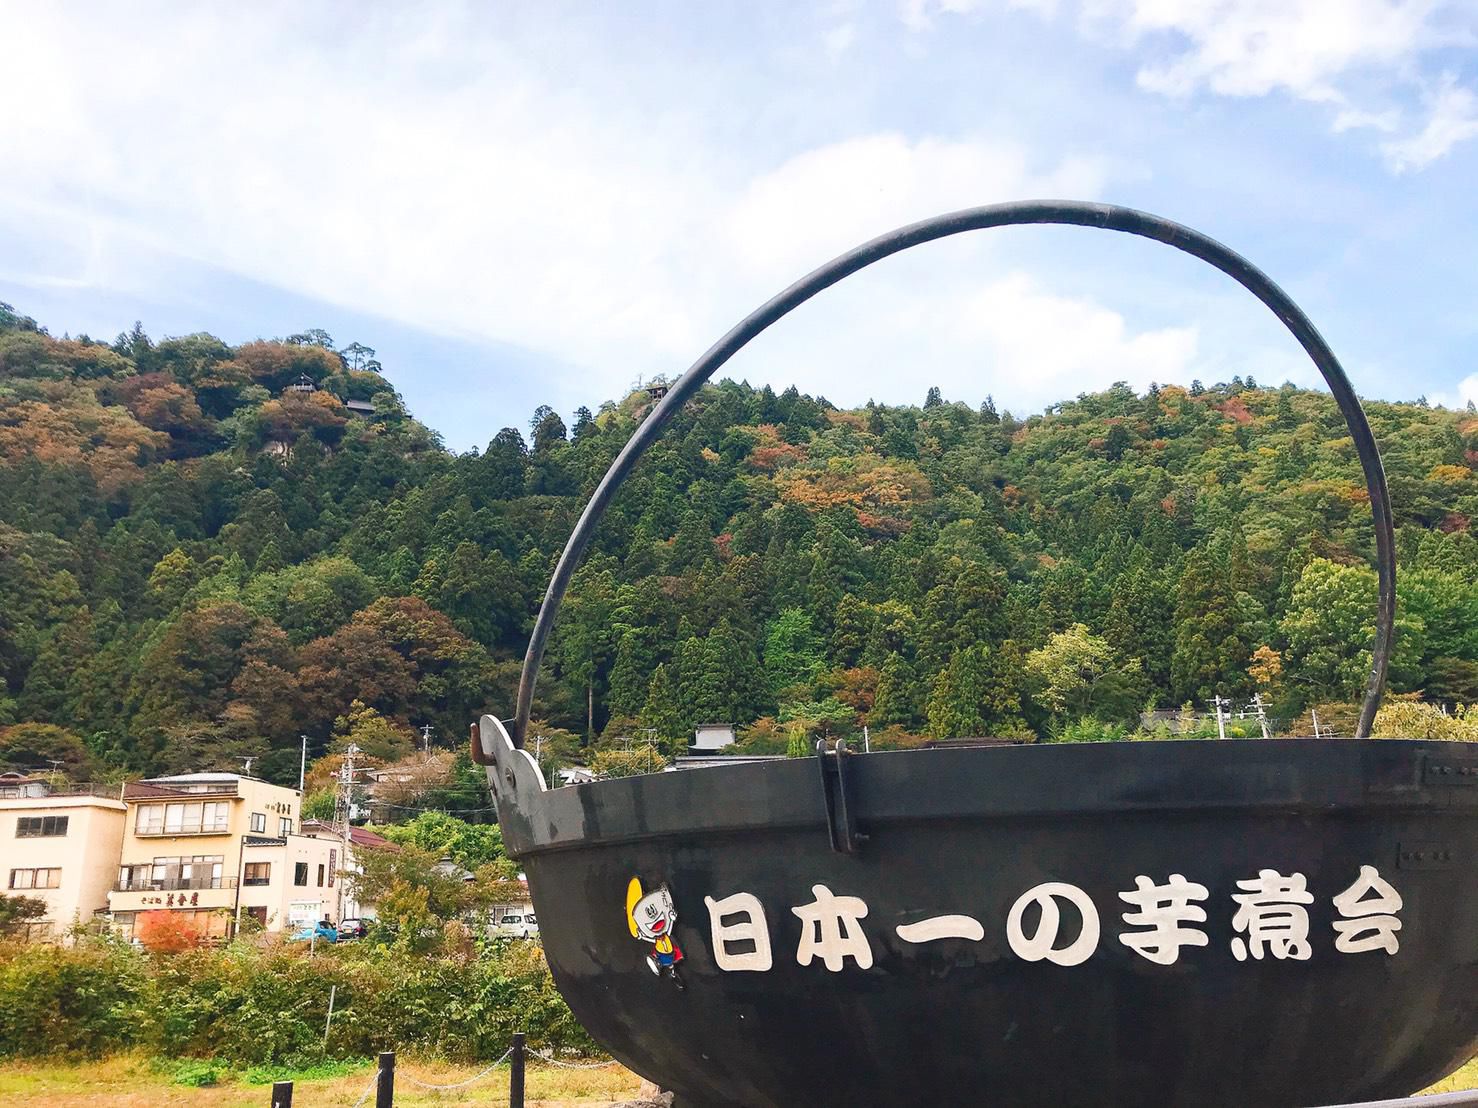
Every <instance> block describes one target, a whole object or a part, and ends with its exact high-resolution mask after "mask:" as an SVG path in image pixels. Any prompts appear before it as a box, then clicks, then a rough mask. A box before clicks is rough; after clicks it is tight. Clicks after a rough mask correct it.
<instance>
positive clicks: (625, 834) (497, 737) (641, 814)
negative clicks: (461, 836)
mask: <svg viewBox="0 0 1478 1108" xmlns="http://www.w3.org/2000/svg"><path fill="white" fill-rule="evenodd" d="M478 731H479V737H480V740H481V743H482V747H483V753H484V754H485V755H486V760H487V761H488V762H489V763H491V764H490V765H489V767H488V778H489V782H490V784H491V785H492V788H493V796H494V800H495V801H496V803H497V805H498V817H499V822H500V823H501V824H502V825H503V831H504V839H505V842H506V843H507V845H508V847H509V849H510V850H511V851H512V852H513V853H514V854H515V855H520V856H521V855H524V854H532V853H539V852H543V851H550V850H568V849H575V848H580V847H595V846H607V845H615V844H619V843H625V842H635V841H641V840H649V839H660V838H678V839H682V840H684V841H686V842H688V843H695V842H696V841H698V840H699V839H700V838H706V837H708V836H710V835H726V834H741V833H747V834H754V833H758V832H765V831H787V830H797V829H801V828H817V829H819V833H821V834H823V835H824V834H826V830H825V829H826V827H827V822H828V817H827V808H826V804H825V795H824V790H823V786H822V781H821V775H820V774H819V773H818V772H817V765H816V760H815V759H811V758H795V759H788V760H786V761H783V762H765V763H745V764H738V765H734V766H724V767H714V768H704V769H693V770H682V771H675V772H671V773H654V774H648V775H645V776H641V777H626V778H619V779H616V780H610V781H598V782H593V783H586V784H580V785H570V786H566V787H564V788H558V789H548V788H546V787H545V784H544V781H543V779H542V776H541V775H540V774H539V771H538V767H537V765H536V763H535V762H534V760H533V758H532V757H531V756H530V755H529V754H528V752H527V751H525V750H519V749H516V748H515V747H514V746H513V743H512V741H511V739H510V738H509V737H508V732H507V731H506V730H505V729H504V727H503V724H502V722H501V721H499V720H498V719H496V718H495V717H493V716H483V717H482V720H481V721H480V724H479V728H478ZM847 775H848V780H849V784H848V789H849V804H850V805H851V806H852V807H853V809H854V814H855V818H856V820H857V822H858V824H859V825H860V826H861V828H862V830H864V831H869V830H872V829H876V828H878V827H880V826H884V825H888V824H904V823H918V822H921V821H934V820H961V819H963V820H977V821H979V820H987V821H988V820H999V819H1011V820H1022V819H1054V820H1060V819H1070V818H1086V817H1111V816H1125V817H1132V816H1135V815H1146V814H1152V813H1155V814H1177V813H1179V814H1182V815H1195V814H1201V815H1205V814H1208V813H1212V812H1218V811H1219V812H1227V813H1231V812H1282V813H1308V814H1318V813H1324V814H1334V813H1340V812H1361V811H1371V810H1383V811H1394V810H1401V809H1407V810H1412V809H1428V810H1429V809H1432V808H1454V809H1465V810H1471V811H1474V812H1478V743H1470V742H1448V741H1432V740H1419V739H1322V738H1321V739H1299V738H1292V739H1245V740H1241V739H1231V740H1226V741H1212V740H1173V739H1170V740H1155V741H1147V742H1103V743H1052V744H1040V745H1038V744H1026V745H1021V746H1004V747H967V748H958V749H921V750H905V751H887V752H881V751H880V752H877V753H873V754H862V755H854V756H850V757H849V760H848V767H847Z"/></svg>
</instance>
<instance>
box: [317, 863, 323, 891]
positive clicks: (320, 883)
mask: <svg viewBox="0 0 1478 1108" xmlns="http://www.w3.org/2000/svg"><path fill="white" fill-rule="evenodd" d="M318 887H319V888H320V889H321V888H323V863H322V862H319V863H318Z"/></svg>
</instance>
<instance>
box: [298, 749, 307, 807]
mask: <svg viewBox="0 0 1478 1108" xmlns="http://www.w3.org/2000/svg"><path fill="white" fill-rule="evenodd" d="M298 738H300V739H302V740H303V753H302V756H301V757H299V758H298V797H299V800H301V799H302V793H303V782H304V781H306V780H307V779H308V736H307V735H299V736H298Z"/></svg>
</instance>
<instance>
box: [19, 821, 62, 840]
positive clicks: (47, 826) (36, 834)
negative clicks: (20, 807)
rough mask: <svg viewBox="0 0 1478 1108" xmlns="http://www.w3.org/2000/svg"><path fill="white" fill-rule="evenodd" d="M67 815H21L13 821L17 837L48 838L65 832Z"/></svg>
mask: <svg viewBox="0 0 1478 1108" xmlns="http://www.w3.org/2000/svg"><path fill="white" fill-rule="evenodd" d="M69 818H70V817H68V816H21V817H20V819H18V820H16V821H15V837H16V838H17V839H43V838H45V839H49V838H52V837H54V836H60V835H65V834H66V833H67V820H68V819H69Z"/></svg>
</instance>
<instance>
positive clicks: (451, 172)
mask: <svg viewBox="0 0 1478 1108" xmlns="http://www.w3.org/2000/svg"><path fill="white" fill-rule="evenodd" d="M356 10H357V9H356ZM26 11H27V18H26V19H25V20H23V21H14V20H12V21H10V22H9V23H8V26H9V27H10V28H13V29H14V30H15V38H14V41H12V42H11V43H10V44H9V46H8V49H7V54H8V55H9V56H10V57H12V58H15V59H17V60H18V64H16V65H13V66H9V67H7V68H5V69H0V106H5V107H7V108H8V110H5V111H0V164H4V165H5V166H6V173H5V174H4V176H3V177H0V221H3V220H4V219H5V218H6V216H5V213H9V218H10V219H12V220H23V221H25V222H27V223H35V222H38V221H42V222H45V223H46V224H47V225H48V226H51V227H54V228H57V229H58V231H59V233H65V234H66V235H68V236H70V237H71V238H72V239H73V245H74V250H73V251H72V252H71V254H70V255H69V253H68V252H67V251H59V256H61V257H68V256H72V257H76V258H79V259H81V258H85V259H87V261H86V266H85V268H79V269H78V271H77V272H75V273H55V272H53V273H49V274H43V275H39V276H37V275H32V277H31V278H30V281H31V283H39V282H41V281H45V280H73V281H81V282H91V283H94V284H95V285H96V286H98V287H100V288H123V289H132V290H134V291H142V292H144V293H147V294H149V295H158V294H159V292H160V289H159V288H158V283H159V282H161V281H164V280H167V276H166V275H165V274H163V273H161V268H160V267H161V262H160V260H159V259H160V258H166V259H167V258H168V257H169V256H170V255H174V256H183V257H187V258H189V259H191V260H193V261H198V262H203V263H206V264H209V265H211V266H215V267H219V268H222V269H224V270H227V271H229V272H231V273H235V274H238V275H241V276H244V277H247V278H251V279H254V280H256V281H260V282H263V283H266V284H269V285H272V286H276V287H280V288H284V289H288V290H290V291H292V292H294V293H298V294H301V295H304V296H309V297H313V298H317V299H321V300H325V301H328V302H331V303H335V304H339V305H343V306H346V307H349V308H352V309H355V310H358V311H361V312H367V313H372V314H380V315H383V316H386V317H389V318H393V319H396V320H399V321H403V322H407V323H411V324H414V325H417V326H421V327H425V328H428V329H433V330H442V331H445V332H448V333H450V334H454V335H457V336H461V337H470V338H477V339H487V340H497V341H500V342H505V343H511V344H515V345H517V346H520V347H523V348H526V349H529V350H533V351H537V352H541V353H543V354H546V355H548V356H549V357H550V358H551V359H553V360H555V361H557V362H559V363H563V364H568V365H573V366H577V367H580V369H581V370H582V371H583V372H584V373H585V375H586V376H585V379H584V380H580V381H570V382H562V383H563V384H565V385H566V386H567V392H566V395H570V394H582V395H583V398H585V399H589V398H590V397H591V396H601V395H609V394H611V393H612V392H614V391H615V390H616V389H618V388H620V387H621V386H623V385H624V384H626V383H627V382H628V381H630V380H631V378H632V377H633V376H635V375H636V374H637V373H646V374H650V373H652V372H655V371H657V370H666V371H672V370H675V369H679V368H681V367H683V366H685V365H686V364H687V363H688V362H689V361H690V360H691V359H692V358H693V357H695V356H696V355H697V354H698V353H700V352H701V351H702V350H703V349H705V348H706V347H707V346H708V344H709V343H710V342H711V341H713V339H714V338H716V337H717V336H718V335H719V334H720V333H722V331H723V330H725V329H726V328H727V327H729V326H730V325H731V324H732V323H733V322H735V321H736V320H737V319H738V318H739V317H740V316H742V315H743V314H744V312H746V311H748V310H750V309H751V308H753V307H754V306H755V305H756V304H758V303H759V302H760V301H761V300H763V299H764V298H766V297H768V296H770V295H772V294H773V293H775V292H776V291H778V290H779V289H780V288H781V287H783V286H784V285H785V284H787V283H789V282H790V281H792V280H794V279H796V278H797V277H799V276H800V275H801V274H802V273H804V272H806V271H807V270H809V269H810V268H812V267H814V266H815V265H817V264H820V263H821V262H823V261H825V260H826V259H827V258H829V257H830V256H832V255H833V254H835V253H837V252H839V251H841V250H844V249H847V248H849V247H851V246H853V245H855V244H856V243H858V242H860V241H862V240H864V239H866V238H869V237H871V236H873V235H876V234H879V233H881V232H883V231H886V230H889V229H891V228H892V227H894V226H896V225H898V224H902V223H906V222H909V221H912V220H916V219H920V218H923V217H926V216H929V215H932V214H936V213H938V212H940V211H946V210H950V209H955V208H961V207H966V206H970V205H973V204H979V203H988V202H993V201H999V200H1005V199H1012V198H1018V197H1022V196H1033V195H1072V196H1080V197H1085V198H1092V197H1095V196H1098V195H1100V193H1101V191H1102V190H1103V188H1104V187H1105V183H1106V181H1107V180H1108V170H1107V169H1106V168H1105V166H1104V165H1103V164H1102V163H1101V162H1100V161H1098V160H1095V159H1093V158H1087V157H1081V156H1075V157H1067V158H1062V159H1059V160H1044V159H1042V158H1040V157H1038V156H1036V155H1034V154H1033V153H1032V152H1031V151H1029V150H1027V149H1024V148H1022V147H1020V146H1018V145H1015V144H1012V143H1010V142H1004V141H987V140H983V139H980V138H975V137H968V136H966V137H954V138H948V139H945V138H921V139H909V138H906V137H904V136H903V135H901V134H896V133H876V134H864V135H860V136H856V137H849V138H844V139H840V140H838V141H833V142H830V143H824V144H821V145H818V146H815V147H813V148H811V149H809V150H805V151H804V152H802V153H799V154H794V155H793V156H786V155H785V154H783V153H780V154H776V153H773V152H771V153H766V152H763V151H743V152H736V151H733V150H730V149H726V148H725V146H724V144H723V142H722V141H721V140H720V139H719V138H718V137H716V136H713V135H711V134H710V133H709V132H710V131H711V130H712V129H713V127H714V125H715V122H714V120H713V119H711V118H709V117H708V116H707V115H705V114H704V111H705V110H707V109H711V108H712V103H711V102H710V103H706V104H704V105H702V106H701V108H699V109H697V110H694V109H693V108H692V107H691V106H689V105H685V104H679V105H676V106H673V107H672V108H670V109H668V110H657V109H654V108H653V103H652V101H651V100H650V99H643V98H641V97H639V96H635V95H624V94H623V91H622V90H621V89H619V87H617V85H619V82H617V85H612V84H611V83H609V82H604V83H603V82H602V81H600V80H599V79H596V78H587V79H585V80H582V81H572V80H568V79H566V76H564V75H561V73H559V72H552V71H550V69H549V67H548V64H547V62H546V63H544V64H543V65H542V67H541V63H540V60H539V59H538V58H537V57H531V56H528V55H527V54H526V52H525V51H524V50H523V49H522V48H521V47H520V46H518V45H516V44H513V43H510V42H509V41H508V40H507V39H505V38H503V37H500V35H499V34H498V33H495V32H494V31H490V30H489V29H488V24H487V23H486V22H485V21H482V20H480V19H479V18H478V17H477V16H476V14H475V12H474V13H473V14H468V12H464V11H462V10H459V9H431V12H432V14H431V15H430V16H428V14H427V12H426V11H423V10H418V11H417V12H415V13H407V14H400V12H399V9H372V11H374V12H375V13H376V14H373V15H371V16H369V17H367V18H366V21H364V22H362V23H360V24H359V25H358V26H357V27H355V28H354V29H353V30H352V31H344V32H343V33H342V34H340V35H339V37H338V38H337V39H335V40H334V47H333V50H332V52H331V53H330V52H329V51H328V50H327V48H326V47H324V46H323V45H322V43H323V42H324V41H325V39H326V36H327V34H328V32H329V30H331V29H333V28H332V27H330V26H328V25H321V24H319V23H315V22H314V21H315V20H318V19H321V18H323V17H321V16H320V15H318V14H315V13H316V10H312V11H310V12H309V13H308V14H306V15H292V14H285V13H290V12H291V11H292V10H291V9H285V8H284V9H280V10H278V18H274V19H260V18H257V17H255V16H254V15H252V14H250V13H248V14H245V15H243V14H242V12H241V10H232V9H227V8H218V7H205V8H195V9H189V8H186V9H179V8H169V9H166V11H167V13H168V19H167V20H164V21H163V23H161V24H160V25H159V26H163V25H165V24H167V26H168V28H169V33H168V34H164V33H158V34H156V33H153V31H157V30H159V26H154V25H152V24H151V23H150V21H149V20H148V19H147V18H144V19H141V18H140V17H139V16H138V15H137V14H136V13H135V12H133V11H128V12H123V11H119V10H115V9H111V8H99V9H97V10H96V11H94V12H93V15H92V17H91V18H88V19H85V20H83V19H78V18H76V17H75V16H70V17H69V16H66V15H63V14H59V10H57V9H49V8H35V9H32V8H27V9H26ZM330 22H331V21H330ZM124 44H126V46H125V45H124ZM330 62H331V64H330ZM571 71H572V72H573V71H574V69H573V65H572V69H571ZM38 88H42V89H46V90H48V91H47V94H46V95H38V94H37V92H36V90H37V89H38ZM52 92H54V93H55V95H52ZM22 105H23V108H21V107H20V106H22ZM22 213H24V214H22ZM929 249H930V250H931V251H935V250H937V251H938V252H934V253H931V254H930V256H929V258H928V259H927V265H926V264H924V262H909V263H907V264H902V263H897V262H889V263H885V264H883V265H880V266H878V267H875V270H872V271H869V273H868V274H867V275H866V276H865V277H859V278H857V279H856V280H857V281H858V282H859V284H858V287H857V288H856V289H855V291H849V292H848V293H847V294H845V295H844V296H841V297H839V298H838V297H833V301H834V303H835V304H836V305H838V306H839V308H838V309H828V308H826V307H824V306H818V307H817V308H814V309H813V308H811V307H808V308H807V309H804V310H803V311H802V312H801V313H798V315H797V316H796V317H795V318H794V319H792V320H788V321H787V322H786V324H785V325H784V326H783V327H782V328H781V329H779V331H778V332H777V334H776V336H774V337H773V338H772V337H770V336H767V337H766V340H765V341H764V343H763V344H762V345H761V346H760V348H759V353H758V354H757V355H755V356H746V359H745V361H744V363H743V365H742V366H740V367H738V368H740V369H741V370H742V371H744V372H748V373H750V374H751V376H752V377H754V378H755V379H756V380H758V379H761V378H763V379H768V380H772V381H777V382H781V383H788V382H789V381H791V380H795V381H798V382H801V383H803V384H808V385H811V384H814V386H815V387H817V388H819V389H822V390H823V391H827V392H828V393H829V394H830V395H832V396H833V397H834V398H835V399H838V400H850V399H856V400H862V399H866V397H867V396H868V395H877V396H879V397H891V398H894V399H897V398H900V397H902V396H908V397H913V394H914V393H915V392H920V390H919V389H918V388H915V387H914V385H915V382H914V381H912V380H911V379H909V380H902V379H900V377H899V373H900V366H905V365H919V364H924V363H923V362H922V361H921V359H923V358H925V357H927V358H928V364H930V365H931V366H940V367H944V368H941V370H940V373H939V374H938V378H939V380H938V383H940V384H941V385H949V384H950V383H951V381H953V382H954V383H955V385H956V389H955V391H956V394H957V395H959V394H960V393H962V392H964V391H967V390H968V389H969V388H970V387H971V382H976V383H977V384H979V379H978V376H977V375H976V374H974V373H967V372H965V370H966V369H967V368H968V367H971V366H981V365H991V366H994V367H995V368H994V369H993V370H992V371H991V374H990V376H991V377H992V378H997V383H996V386H995V389H994V391H996V392H997V394H998V395H1000V394H1003V393H1004V394H1007V395H1010V396H1012V397H1013V399H1012V402H1013V403H1016V404H1018V405H1019V404H1021V403H1027V402H1030V403H1043V402H1046V401H1047V400H1051V399H1057V398H1059V397H1058V392H1059V391H1060V388H1061V387H1066V381H1065V378H1066V377H1067V376H1069V375H1075V374H1076V373H1077V372H1079V371H1080V370H1082V371H1088V372H1089V376H1088V378H1086V379H1083V380H1079V379H1077V378H1076V377H1074V380H1073V382H1072V383H1073V385H1074V386H1075V387H1078V386H1086V385H1091V384H1093V383H1095V382H1096V383H1099V384H1102V383H1106V382H1107V381H1108V380H1112V379H1113V378H1114V377H1115V376H1119V377H1133V378H1136V379H1143V380H1146V381H1147V380H1149V379H1150V378H1154V377H1158V378H1160V379H1165V378H1169V377H1173V376H1175V375H1176V371H1177V367H1178V366H1183V365H1184V364H1185V362H1186V360H1187V359H1188V358H1189V357H1190V356H1191V354H1192V353H1193V352H1194V346H1195V342H1194V333H1193V332H1188V331H1176V330H1168V331H1167V330H1159V331H1148V332H1139V333H1136V332H1135V331H1133V330H1132V329H1131V328H1130V327H1129V326H1128V325H1127V324H1126V322H1125V320H1124V319H1123V318H1121V317H1120V316H1119V315H1117V314H1116V313H1114V312H1112V311H1110V310H1108V309H1105V308H1101V307H1099V306H1097V305H1095V304H1093V303H1091V302H1089V301H1087V300H1083V299H1064V298H1058V297H1055V296H1054V295H1053V294H1052V293H1051V292H1050V291H1049V290H1046V289H1044V288H1041V287H1039V286H1036V285H1034V284H1031V283H1027V282H1025V281H1024V279H1023V278H1019V277H1013V278H1010V279H1009V280H1002V279H1001V272H1002V271H1003V269H1004V267H1002V266H1000V265H999V264H997V265H996V266H994V268H993V269H987V268H986V267H984V266H983V265H982V264H981V263H982V260H983V259H987V258H989V257H990V254H988V253H986V251H988V250H989V249H990V248H989V247H988V246H987V245H986V244H985V243H983V242H979V241H972V242H969V243H960V244H950V245H949V246H948V247H947V248H929ZM851 284H852V282H848V285H851ZM831 295H832V294H828V296H829V297H830V296H831ZM849 298H850V299H849ZM835 310H843V311H845V312H846V313H847V315H846V319H845V320H843V321H838V319H837V317H836V316H835V315H834V314H829V313H830V312H834V311H835ZM825 365H839V366H842V367H844V368H843V369H841V370H837V371H833V372H831V373H830V374H828V373H826V372H825V371H821V372H820V374H819V375H816V374H817V371H816V370H815V369H814V367H817V366H825ZM948 367H955V368H954V369H950V368H948ZM931 372H932V370H931ZM952 373H953V374H955V376H954V377H951V376H950V374H952ZM1060 379H1061V380H1060ZM990 388H991V386H990V385H989V383H988V382H987V383H985V384H980V385H979V387H978V388H976V391H977V392H978V393H979V394H981V395H983V394H984V392H986V391H990ZM1013 390H1014V392H1013Z"/></svg>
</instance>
